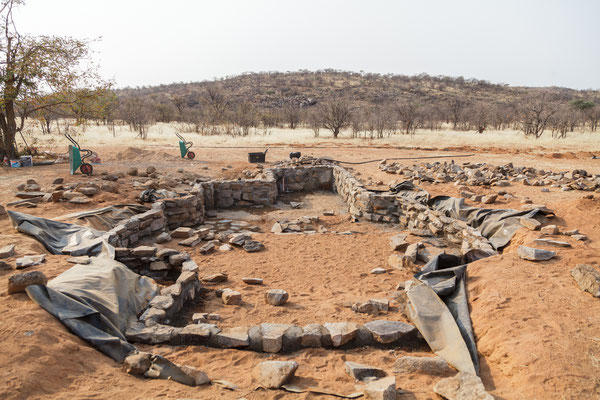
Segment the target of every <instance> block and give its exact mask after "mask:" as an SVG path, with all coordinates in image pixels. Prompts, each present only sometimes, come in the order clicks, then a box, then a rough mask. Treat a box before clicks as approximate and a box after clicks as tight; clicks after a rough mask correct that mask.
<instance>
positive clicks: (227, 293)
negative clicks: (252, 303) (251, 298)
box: [221, 289, 242, 305]
mask: <svg viewBox="0 0 600 400" xmlns="http://www.w3.org/2000/svg"><path fill="white" fill-rule="evenodd" d="M221 300H223V304H225V305H240V304H242V294H241V293H240V292H238V291H236V290H231V289H225V290H224V291H223V294H222V295H221Z"/></svg>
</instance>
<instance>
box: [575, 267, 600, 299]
mask: <svg viewBox="0 0 600 400" xmlns="http://www.w3.org/2000/svg"><path fill="white" fill-rule="evenodd" d="M571 276H572V277H573V279H575V282H577V285H578V286H579V289H581V290H583V291H584V292H589V293H591V294H592V295H593V296H594V297H600V272H598V271H597V270H596V269H595V268H594V267H592V266H591V265H587V264H579V265H577V266H576V267H575V268H573V269H572V270H571Z"/></svg>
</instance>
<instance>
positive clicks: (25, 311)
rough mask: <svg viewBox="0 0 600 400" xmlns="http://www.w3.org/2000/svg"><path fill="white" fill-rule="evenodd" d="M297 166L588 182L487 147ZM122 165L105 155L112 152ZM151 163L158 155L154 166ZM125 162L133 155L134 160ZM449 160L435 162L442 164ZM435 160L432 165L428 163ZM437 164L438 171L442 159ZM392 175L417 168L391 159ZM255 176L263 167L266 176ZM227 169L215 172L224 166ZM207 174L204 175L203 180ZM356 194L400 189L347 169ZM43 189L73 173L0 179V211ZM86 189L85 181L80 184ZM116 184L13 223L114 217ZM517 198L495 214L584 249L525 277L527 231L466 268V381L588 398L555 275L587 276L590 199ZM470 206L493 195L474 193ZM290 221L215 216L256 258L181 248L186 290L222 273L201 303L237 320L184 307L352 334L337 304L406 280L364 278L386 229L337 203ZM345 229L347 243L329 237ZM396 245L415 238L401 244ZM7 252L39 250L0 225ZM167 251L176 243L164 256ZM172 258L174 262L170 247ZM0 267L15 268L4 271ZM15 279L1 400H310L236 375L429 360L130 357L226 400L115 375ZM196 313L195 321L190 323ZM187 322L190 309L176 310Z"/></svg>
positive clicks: (206, 353)
mask: <svg viewBox="0 0 600 400" xmlns="http://www.w3.org/2000/svg"><path fill="white" fill-rule="evenodd" d="M297 147H299V148H302V152H303V153H305V154H312V155H315V156H325V155H327V156H330V157H334V158H337V159H340V160H349V161H362V160H370V159H381V158H392V157H414V156H430V155H436V154H444V155H447V154H467V153H473V152H475V153H477V154H476V155H475V156H474V157H470V158H465V159H458V158H457V159H456V162H463V161H467V160H468V161H486V162H489V163H492V164H503V163H507V162H513V163H514V164H515V165H531V166H535V167H538V168H546V169H551V170H556V171H562V170H571V169H574V168H583V169H586V170H587V171H588V172H590V173H600V160H592V159H591V157H589V154H586V153H585V152H579V153H565V154H558V155H557V154H556V153H547V154H545V153H543V152H537V153H536V154H527V153H526V152H524V151H516V152H510V153H509V152H507V151H506V150H500V149H486V151H485V152H482V151H481V150H477V149H472V148H452V149H445V151H439V150H436V151H427V150H414V149H411V150H408V149H394V148H391V147H389V146H383V148H358V147H356V146H347V148H346V147H345V146H344V145H343V144H342V143H340V145H339V146H338V147H337V148H333V147H330V148H328V149H321V148H319V149H317V148H314V149H311V148H310V146H297ZM293 149H294V148H293V147H290V148H283V149H277V148H274V149H272V150H270V151H269V153H268V157H267V158H268V160H279V159H284V158H285V157H286V156H287V154H288V153H289V152H290V151H291V150H293ZM95 150H96V151H98V152H99V154H100V156H101V157H102V159H103V161H104V164H103V165H99V166H96V171H97V173H98V174H99V173H100V172H102V171H108V172H117V171H123V172H126V170H127V168H128V167H129V166H131V165H135V166H137V167H138V168H145V167H146V166H149V165H154V166H156V168H157V169H158V171H159V172H161V173H168V174H173V175H176V174H177V172H176V170H177V169H178V168H184V169H185V170H186V171H190V172H197V173H200V174H203V175H206V176H213V177H217V176H223V174H227V175H230V176H232V175H235V174H238V173H239V172H240V171H242V170H243V169H244V168H253V166H252V165H250V164H248V163H247V162H246V152H247V150H245V149H213V150H209V149H202V148H198V149H195V151H196V160H197V161H194V162H191V161H188V160H182V159H180V158H178V157H177V149H164V148H162V147H159V146H156V147H149V148H147V149H146V150H148V152H146V153H143V154H140V152H138V151H133V150H130V151H127V149H124V148H116V147H101V148H97V149H95ZM119 152H121V154H120V155H119V154H118V153H119ZM165 153H167V155H166V156H165ZM136 154H137V156H136ZM445 160H447V161H449V160H448V159H445ZM433 161H435V160H431V162H433ZM441 161H444V159H441ZM402 162H404V163H406V164H407V165H411V164H413V163H417V162H420V161H412V160H406V161H402ZM268 164H269V163H267V164H266V165H268ZM228 165H230V166H232V167H233V168H231V169H230V170H229V171H225V172H223V171H221V167H223V166H228ZM203 167H209V169H208V170H205V169H202V168H203ZM354 170H355V171H356V172H359V173H360V174H361V175H360V176H359V177H360V178H361V179H363V181H365V182H366V181H368V180H369V178H371V180H372V181H373V182H377V181H383V182H384V183H385V184H387V183H388V182H389V181H391V180H394V179H396V180H399V178H401V177H399V176H397V175H388V174H385V173H383V172H381V171H380V170H378V168H377V163H371V164H363V165H356V166H354ZM56 177H64V178H65V179H66V181H67V182H72V181H84V180H87V179H88V178H86V177H82V176H81V175H76V176H72V177H71V176H69V175H68V166H67V165H66V164H60V165H55V166H46V167H35V168H30V169H22V170H8V169H2V170H1V171H0V204H3V205H4V204H6V203H7V202H9V201H12V200H14V199H15V198H14V193H15V191H16V186H17V185H18V184H19V183H22V182H24V181H26V180H27V179H29V178H34V179H36V180H37V181H38V183H39V184H40V185H41V186H42V188H45V187H48V186H49V185H50V183H51V181H52V180H53V179H54V178H56ZM92 179H94V178H92ZM131 181H132V178H131V177H127V178H124V179H121V180H119V181H118V182H117V183H119V188H120V193H119V194H111V193H101V194H98V195H96V196H94V197H93V201H92V203H90V204H88V205H83V206H81V205H69V204H66V203H61V204H60V205H56V204H52V203H49V204H40V205H39V206H38V207H37V208H33V209H19V211H22V212H26V213H30V214H33V215H39V216H45V217H56V216H59V215H63V214H67V213H71V212H74V211H77V210H87V209H93V208H98V207H102V206H106V205H109V204H117V203H130V202H134V201H135V196H136V195H137V194H138V193H139V191H138V190H134V189H133V188H132V187H131V185H130V184H129V183H130V182H131ZM424 187H425V188H426V189H427V190H429V191H430V193H431V194H432V195H437V194H450V195H454V194H456V193H457V192H456V191H457V189H456V187H455V186H453V185H452V184H446V185H424ZM506 189H507V190H508V192H509V193H512V194H514V195H515V196H517V199H514V200H511V201H503V202H500V204H498V205H496V206H497V207H512V208H519V207H520V199H521V198H523V197H529V198H530V199H531V200H532V201H533V202H534V203H542V204H546V205H547V206H548V207H549V208H551V209H553V210H554V211H555V212H556V215H557V218H555V221H554V223H556V224H557V225H559V227H560V228H561V229H579V230H580V231H581V232H582V233H584V234H586V235H588V236H589V239H590V240H589V241H587V242H575V241H573V240H572V239H570V238H566V237H564V236H560V237H559V238H558V239H560V240H567V241H569V242H570V243H571V244H572V245H573V247H572V248H570V249H558V254H559V256H558V257H557V258H555V259H553V260H551V261H548V262H540V263H533V262H528V261H523V260H520V259H519V258H518V257H517V255H516V249H517V247H518V245H520V244H531V243H532V240H533V239H535V238H537V237H539V233H538V232H531V231H528V230H526V229H521V230H520V231H518V232H517V234H516V236H515V237H514V238H513V240H512V242H511V243H510V244H509V246H507V248H506V249H505V250H504V251H503V253H502V254H501V255H498V256H494V257H490V258H487V259H484V260H480V261H477V262H475V263H473V264H471V265H470V266H469V268H468V290H469V298H470V305H471V318H472V320H473V327H474V331H475V335H476V339H477V346H478V350H479V353H480V361H481V365H482V369H481V377H482V379H483V382H484V384H485V386H486V388H487V389H488V390H489V391H490V392H491V393H492V394H493V395H494V396H495V397H496V398H501V399H555V398H556V399H571V398H586V399H587V398H598V397H600V386H599V382H600V334H599V333H598V332H600V319H599V318H598V315H599V312H600V299H596V298H594V297H592V296H591V295H590V294H589V293H584V292H582V291H580V290H579V289H578V288H577V286H576V285H575V282H574V280H573V279H572V277H571V276H570V270H571V269H572V268H573V267H574V266H575V265H576V264H579V263H587V264H591V265H594V266H596V267H598V265H599V263H600V252H599V251H598V250H599V245H598V243H599V242H600V199H599V197H600V195H598V194H596V198H595V199H594V200H584V199H582V198H581V197H582V195H583V194H584V192H578V191H571V192H561V191H559V190H558V189H555V188H550V192H549V193H542V192H540V188H539V187H526V186H522V185H521V184H514V185H512V186H510V187H508V188H506ZM473 190H475V191H476V192H478V193H491V192H493V191H494V190H493V188H492V189H484V188H473ZM300 200H302V201H304V202H305V204H306V205H305V208H304V209H299V210H290V209H289V207H279V208H268V209H265V210H261V211H252V212H251V213H247V212H245V211H243V212H240V211H229V212H223V213H221V216H222V217H230V218H231V219H237V220H239V219H243V220H247V221H249V222H251V223H252V224H256V225H259V226H260V227H261V228H262V231H263V233H259V234H257V235H256V238H257V239H258V240H260V241H262V242H263V243H264V244H265V246H266V248H267V250H266V251H264V252H261V253H254V254H247V253H244V252H242V251H239V250H234V251H232V252H229V253H214V254H212V255H209V256H202V255H200V254H199V253H198V252H197V250H192V251H191V254H192V257H193V259H194V260H195V261H196V262H197V263H198V265H199V266H200V271H201V272H200V276H202V275H205V274H209V273H213V272H227V273H228V274H229V280H228V281H227V282H224V283H222V284H219V285H218V286H210V287H209V289H215V288H219V287H230V288H234V289H237V290H240V291H241V293H242V296H243V299H244V304H243V305H241V306H223V305H222V304H220V303H219V302H218V301H217V300H216V299H215V297H214V294H213V293H211V292H209V293H207V295H206V297H205V301H204V303H203V305H202V306H201V307H200V306H199V308H200V309H201V310H202V311H206V312H217V313H219V314H221V316H222V318H223V320H222V321H221V322H220V325H221V326H223V327H228V326H239V325H244V324H247V325H252V324H257V323H260V322H286V323H295V324H299V325H304V324H307V323H313V322H321V323H323V322H334V321H356V322H366V321H368V320H370V319H372V317H368V316H366V315H364V314H355V313H353V312H352V311H351V310H350V309H349V308H348V305H349V303H352V302H355V301H362V300H368V299H370V298H381V297H384V298H390V299H391V298H392V294H393V292H394V290H395V286H396V285H397V283H399V282H403V281H404V280H406V279H407V278H409V276H410V273H409V272H407V271H399V270H392V269H389V272H388V273H387V274H384V275H371V274H369V271H370V270H371V269H373V268H375V267H386V266H387V265H386V264H387V262H386V260H387V258H388V256H389V255H390V254H391V251H390V250H389V247H388V243H387V239H388V238H389V237H390V236H392V235H393V234H395V233H397V229H395V228H394V227H393V226H390V225H385V224H371V223H366V222H361V223H357V224H352V223H350V222H349V221H348V220H347V214H345V207H344V205H343V203H341V201H340V200H339V199H338V198H337V197H336V196H333V195H331V194H319V193H317V194H309V195H306V196H304V197H303V198H300ZM325 209H335V210H336V212H337V215H336V216H333V217H323V216H321V213H322V211H323V210H325ZM302 215H319V216H320V219H321V223H322V224H323V225H324V226H326V227H327V229H328V230H329V231H330V233H327V234H315V235H274V234H271V233H270V227H271V225H272V224H273V222H274V221H275V220H277V219H280V218H296V217H299V216H302ZM349 230H352V231H356V232H360V233H356V234H353V235H349V236H343V235H335V234H333V233H331V231H340V232H341V231H349ZM409 239H410V240H411V241H416V240H417V238H413V237H410V238H409ZM10 243H16V245H17V255H18V256H21V255H24V254H39V253H42V252H45V250H44V249H43V247H42V246H41V245H40V244H39V243H37V242H36V241H35V240H34V239H32V238H30V237H26V236H24V235H20V234H18V233H16V231H15V230H14V229H13V228H12V227H11V225H10V223H9V221H8V220H7V219H4V220H0V247H2V246H4V245H7V244H10ZM169 245H170V246H176V241H173V242H172V243H170V244H169ZM184 250H187V249H184ZM66 258H67V257H66V256H55V255H49V256H47V261H46V262H45V263H44V264H43V265H41V266H37V267H32V268H29V270H36V269H37V270H41V271H43V272H44V273H45V274H46V275H47V276H48V278H50V279H51V278H53V277H55V276H57V275H58V274H60V273H61V272H63V271H65V270H66V269H68V268H69V267H70V266H71V264H68V263H66V262H65V259H66ZM8 261H9V263H11V264H14V258H12V259H9V260H8ZM12 273H14V271H0V294H1V295H0V321H1V322H0V350H1V351H0V364H1V365H2V366H3V367H2V369H1V370H0V379H1V380H2V381H3V382H4V385H2V387H0V398H7V399H25V398H135V399H148V398H169V399H170V398H197V399H201V398H202V399H208V398H224V399H239V398H242V397H245V398H247V399H263V398H272V399H282V398H286V399H287V398H289V399H300V398H302V399H313V398H325V397H326V396H318V395H314V394H291V393H286V392H283V391H264V390H255V388H256V386H257V383H256V381H254V380H253V379H252V374H251V371H252V369H253V368H254V366H255V365H256V364H258V363H259V362H260V361H263V360H267V359H280V360H286V359H290V360H291V359H293V360H296V361H298V362H299V364H300V368H299V369H298V371H297V374H296V375H297V378H295V381H294V383H297V384H298V385H303V386H318V387H320V388H326V389H329V390H333V391H337V392H339V393H346V394H348V393H352V392H354V391H356V390H357V387H355V382H354V381H353V380H352V379H351V378H350V377H349V376H348V374H347V373H346V372H345V370H344V362H345V361H346V360H351V361H357V362H361V363H364V364H370V365H374V366H378V367H380V368H383V369H385V370H386V371H388V373H390V374H393V371H392V369H393V363H394V361H395V359H396V358H397V357H399V356H401V355H404V354H413V355H430V354H431V353H430V352H429V351H428V349H427V348H426V347H424V348H419V349H393V350H385V349H372V348H366V349H355V350H325V349H310V350H301V351H298V352H295V353H292V354H286V355H268V354H257V353H253V352H249V351H240V350H218V349H211V348H205V347H200V346H196V347H174V346H139V347H140V348H141V349H143V350H146V351H152V352H155V353H159V354H162V355H164V356H166V357H168V358H169V359H171V360H172V361H174V362H176V363H179V364H188V365H192V366H195V367H197V368H200V369H202V370H204V371H205V372H206V373H207V374H208V375H209V377H210V378H212V379H225V380H228V381H230V382H232V383H234V384H236V385H238V386H239V390H236V391H228V390H225V389H223V388H221V387H219V386H217V385H211V386H205V387H196V388H192V387H187V386H184V385H181V384H178V383H174V382H169V381H159V380H145V379H140V378H136V377H133V376H130V375H127V374H125V373H124V372H123V371H122V370H121V368H120V365H119V364H118V363H116V362H114V361H113V360H111V359H110V358H108V357H106V356H104V355H103V354H101V353H99V352H98V351H96V350H94V349H93V348H91V347H90V346H89V345H88V344H87V343H85V342H84V341H82V340H80V339H79V338H77V337H76V336H74V335H73V334H71V333H70V332H69V331H68V330H67V329H66V328H65V327H64V326H63V325H62V324H61V323H60V322H58V321H57V320H56V319H54V318H53V317H52V316H50V315H49V314H48V313H47V312H46V311H44V310H42V309H41V308H40V307H38V306H37V305H36V304H35V303H33V302H32V301H31V300H29V298H28V297H27V296H26V295H25V294H17V295H12V296H9V295H6V285H7V283H6V282H7V278H8V276H10V275H11V274H12ZM246 276H249V277H261V278H263V279H264V281H265V285H263V286H246V285H245V284H243V283H242V282H241V278H242V277H246ZM270 288H281V289H285V290H287V291H288V292H289V293H290V302H289V303H288V304H287V305H286V306H284V307H280V308H277V307H272V306H268V305H266V304H264V301H263V299H262V296H263V292H264V290H266V289H270ZM392 306H395V307H393V308H392V310H391V311H390V313H389V314H387V315H385V316H382V318H387V319H394V320H405V317H404V316H403V314H402V312H401V311H399V310H398V307H397V306H398V304H397V303H394V302H392ZM200 309H199V310H196V311H200ZM188 311H189V310H188ZM396 378H397V386H398V387H399V388H402V389H403V390H404V394H403V395H401V396H399V398H400V399H430V398H431V399H433V398H436V395H435V394H434V393H433V391H432V390H431V388H432V386H433V385H434V384H435V382H436V381H437V380H439V379H440V378H435V377H427V376H419V375H399V374H397V375H396Z"/></svg>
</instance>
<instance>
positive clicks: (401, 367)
mask: <svg viewBox="0 0 600 400" xmlns="http://www.w3.org/2000/svg"><path fill="white" fill-rule="evenodd" d="M394 372H395V373H399V374H426V375H434V376H450V375H454V374H455V373H456V371H455V370H453V369H452V368H451V367H450V365H448V363H447V362H446V361H445V360H444V359H443V358H442V357H438V356H436V357H414V356H404V357H400V358H398V359H397V360H396V362H395V363H394Z"/></svg>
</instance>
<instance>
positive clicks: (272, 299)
mask: <svg viewBox="0 0 600 400" xmlns="http://www.w3.org/2000/svg"><path fill="white" fill-rule="evenodd" d="M288 298H289V294H288V292H286V291H285V290H283V289H271V290H267V291H266V292H265V302H266V303H267V304H270V305H272V306H282V305H284V304H285V303H286V302H287V301H288Z"/></svg>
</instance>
